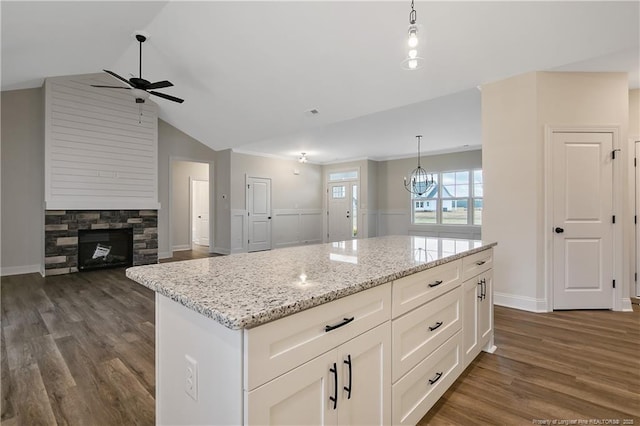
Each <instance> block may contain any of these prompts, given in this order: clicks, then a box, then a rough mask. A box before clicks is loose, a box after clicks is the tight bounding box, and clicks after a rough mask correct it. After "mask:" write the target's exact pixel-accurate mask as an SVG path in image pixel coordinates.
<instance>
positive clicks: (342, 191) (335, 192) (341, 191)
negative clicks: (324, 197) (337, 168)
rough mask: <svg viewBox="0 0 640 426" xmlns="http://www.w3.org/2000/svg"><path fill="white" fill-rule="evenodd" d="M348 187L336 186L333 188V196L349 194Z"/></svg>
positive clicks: (339, 196) (342, 196) (340, 196)
mask: <svg viewBox="0 0 640 426" xmlns="http://www.w3.org/2000/svg"><path fill="white" fill-rule="evenodd" d="M345 190H346V188H345V187H344V186H334V187H333V188H332V189H331V196H332V197H333V198H344V197H346V196H347V194H346V191H345Z"/></svg>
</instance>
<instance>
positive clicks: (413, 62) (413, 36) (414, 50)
mask: <svg viewBox="0 0 640 426" xmlns="http://www.w3.org/2000/svg"><path fill="white" fill-rule="evenodd" d="M413 1H414V0H411V12H409V30H408V33H409V36H408V39H407V45H408V50H407V57H406V58H405V60H404V61H402V63H401V64H400V65H401V66H402V68H403V69H405V70H408V71H413V70H417V69H420V68H422V66H423V65H424V58H421V57H419V56H418V24H416V19H417V13H416V10H415V9H414V8H413Z"/></svg>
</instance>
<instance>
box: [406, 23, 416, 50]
mask: <svg viewBox="0 0 640 426" xmlns="http://www.w3.org/2000/svg"><path fill="white" fill-rule="evenodd" d="M408 44H409V47H411V48H413V47H416V46H417V45H418V29H417V28H416V26H415V25H411V26H410V27H409V40H408Z"/></svg>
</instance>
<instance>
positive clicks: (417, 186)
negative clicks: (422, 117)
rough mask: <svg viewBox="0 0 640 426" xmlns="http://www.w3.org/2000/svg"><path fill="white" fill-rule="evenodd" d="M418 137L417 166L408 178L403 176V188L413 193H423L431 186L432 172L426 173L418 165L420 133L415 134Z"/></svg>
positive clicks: (432, 182)
mask: <svg viewBox="0 0 640 426" xmlns="http://www.w3.org/2000/svg"><path fill="white" fill-rule="evenodd" d="M416 138H417V139H418V167H416V168H415V169H413V171H412V172H411V174H410V175H409V180H408V181H407V178H406V177H405V178H404V189H406V190H407V191H409V192H410V193H412V194H415V195H423V194H424V193H425V192H427V190H429V188H431V186H433V184H434V181H433V174H431V173H427V172H426V170H425V169H423V168H422V166H421V165H420V140H421V139H422V135H418V136H416Z"/></svg>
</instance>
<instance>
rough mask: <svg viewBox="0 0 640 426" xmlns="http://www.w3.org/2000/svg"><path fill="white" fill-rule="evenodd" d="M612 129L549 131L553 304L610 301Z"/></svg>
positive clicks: (584, 305)
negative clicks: (589, 131) (608, 131)
mask: <svg viewBox="0 0 640 426" xmlns="http://www.w3.org/2000/svg"><path fill="white" fill-rule="evenodd" d="M612 149H613V134H611V133H564V132H554V133H553V140H552V156H553V162H552V182H551V187H552V188H553V209H554V211H553V219H554V221H553V230H552V231H553V232H554V237H553V288H554V291H553V308H554V309H603V308H605V309H607V308H608V309H610V308H612V307H613V163H612V161H613V160H612V158H611V152H612Z"/></svg>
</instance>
